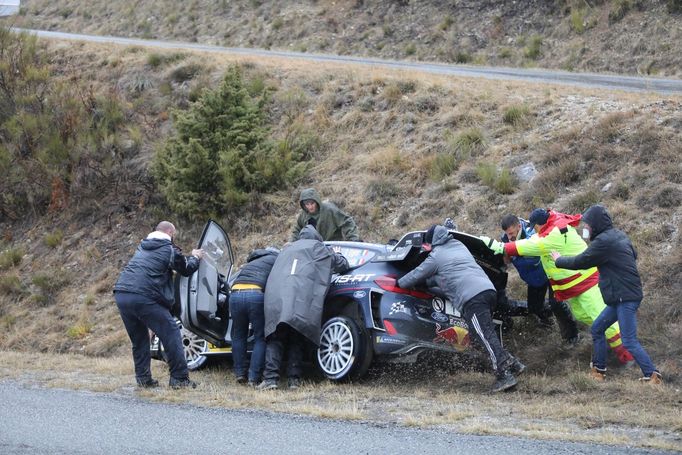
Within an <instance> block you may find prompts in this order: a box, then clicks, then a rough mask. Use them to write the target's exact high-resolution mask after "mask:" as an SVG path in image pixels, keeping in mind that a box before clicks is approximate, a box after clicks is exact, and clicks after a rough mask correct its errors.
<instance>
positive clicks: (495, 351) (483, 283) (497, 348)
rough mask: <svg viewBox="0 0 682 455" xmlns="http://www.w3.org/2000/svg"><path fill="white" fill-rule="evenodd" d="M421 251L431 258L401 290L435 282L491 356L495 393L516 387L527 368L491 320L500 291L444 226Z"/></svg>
mask: <svg viewBox="0 0 682 455" xmlns="http://www.w3.org/2000/svg"><path fill="white" fill-rule="evenodd" d="M422 248H423V249H424V250H425V251H429V255H428V256H427V258H426V259H425V260H424V262H422V263H421V264H420V265H419V266H418V267H417V268H416V269H414V270H412V271H411V272H409V273H408V274H406V275H405V276H403V277H402V278H400V279H399V280H398V286H400V287H401V288H412V287H414V286H416V285H417V284H419V283H423V282H426V281H427V280H428V281H429V282H434V284H435V286H437V287H438V288H440V289H441V290H442V292H443V293H444V294H445V297H446V298H447V299H448V300H449V301H450V302H452V305H453V307H454V308H455V309H456V310H457V311H459V312H460V313H461V314H462V316H463V317H464V319H465V320H466V321H467V324H468V326H469V333H473V334H474V336H473V339H476V340H477V341H478V342H479V343H480V344H481V345H483V347H484V348H485V350H486V352H487V353H488V355H489V356H490V361H491V362H492V366H493V370H494V371H495V375H496V381H495V383H494V384H493V387H492V391H493V392H500V391H502V390H507V389H510V388H512V387H514V386H515V385H516V384H517V382H516V378H515V377H514V374H520V373H521V372H523V370H524V369H525V368H526V367H525V365H523V364H522V363H521V362H520V361H519V360H518V359H516V358H514V356H512V355H511V354H509V353H508V352H507V351H506V350H505V349H504V348H503V347H502V344H501V343H500V340H499V338H498V337H497V334H496V333H495V326H494V324H493V320H492V307H493V305H494V304H495V301H496V299H497V292H496V291H495V287H494V286H493V284H492V283H491V281H490V279H489V278H488V276H487V275H486V274H485V272H484V271H483V269H481V267H480V266H479V265H478V264H477V263H476V260H475V259H474V257H473V256H472V255H471V253H470V252H469V250H468V249H467V248H466V247H465V246H464V244H463V243H462V242H460V241H459V240H455V239H454V238H452V237H451V236H450V234H449V233H448V230H447V229H446V228H445V226H440V225H433V226H431V227H430V228H429V229H428V230H427V231H426V234H425V235H424V240H423V244H422Z"/></svg>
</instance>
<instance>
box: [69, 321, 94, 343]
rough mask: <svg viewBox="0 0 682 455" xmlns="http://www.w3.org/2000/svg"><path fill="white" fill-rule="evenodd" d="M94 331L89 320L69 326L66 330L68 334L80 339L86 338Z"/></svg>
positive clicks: (70, 336)
mask: <svg viewBox="0 0 682 455" xmlns="http://www.w3.org/2000/svg"><path fill="white" fill-rule="evenodd" d="M91 331H92V324H90V323H89V322H79V323H78V324H76V325H74V326H71V327H69V329H68V330H67V331H66V336H68V337H69V338H73V339H76V340H79V339H81V338H85V336H86V335H87V334H89V333H90V332H91Z"/></svg>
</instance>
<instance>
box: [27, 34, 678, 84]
mask: <svg viewBox="0 0 682 455" xmlns="http://www.w3.org/2000/svg"><path fill="white" fill-rule="evenodd" d="M16 30H21V29H16ZM24 31H27V32H29V33H33V34H35V35H38V36H40V37H43V38H50V39H62V40H64V39H66V40H81V41H91V42H98V43H112V44H118V45H127V46H131V45H132V46H151V47H158V48H165V49H185V50H200V51H206V52H219V53H227V54H243V55H251V56H262V57H281V58H287V59H299V60H307V61H314V62H337V63H348V64H356V65H364V66H375V67H382V68H396V69H403V70H412V71H422V72H426V73H434V74H444V75H450V76H464V77H476V78H486V79H497V80H516V81H530V82H538V83H543V84H558V85H572V86H580V87H590V88H604V89H609V90H625V91H630V92H656V93H661V94H668V95H671V94H676V95H682V80H680V79H662V78H652V77H633V76H617V75H609V74H593V73H571V72H567V71H548V70H540V69H520V68H501V67H484V66H465V65H446V64H437V63H422V62H407V61H394V60H383V59H378V58H364V57H351V56H343V55H330V54H307V53H301V52H286V51H267V50H263V49H245V48H236V47H220V46H209V45H204V44H197V43H182V42H172V41H157V40H144V39H136V38H119V37H113V36H95V35H78V34H74V33H61V32H49V31H42V30H24Z"/></svg>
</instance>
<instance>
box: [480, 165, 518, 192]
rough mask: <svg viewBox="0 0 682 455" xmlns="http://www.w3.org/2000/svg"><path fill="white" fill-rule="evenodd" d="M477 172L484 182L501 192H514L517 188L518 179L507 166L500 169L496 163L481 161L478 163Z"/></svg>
mask: <svg viewBox="0 0 682 455" xmlns="http://www.w3.org/2000/svg"><path fill="white" fill-rule="evenodd" d="M476 174H477V175H478V178H479V179H480V181H481V183H482V184H484V185H485V186H487V187H489V188H491V189H493V190H495V191H497V192H498V193H500V194H512V193H513V192H514V191H515V189H516V185H517V182H516V179H515V177H514V175H513V174H512V173H511V172H510V171H509V169H507V168H502V169H501V170H499V171H498V169H497V166H496V165H495V164H492V163H484V162H481V163H478V164H477V165H476Z"/></svg>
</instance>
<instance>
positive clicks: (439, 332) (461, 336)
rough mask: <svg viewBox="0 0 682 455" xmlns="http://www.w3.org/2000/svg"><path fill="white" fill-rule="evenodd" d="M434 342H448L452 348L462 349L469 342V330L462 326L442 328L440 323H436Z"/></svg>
mask: <svg viewBox="0 0 682 455" xmlns="http://www.w3.org/2000/svg"><path fill="white" fill-rule="evenodd" d="M433 342H434V343H445V344H449V345H451V346H452V347H454V348H457V349H463V348H465V347H467V346H469V344H470V343H471V340H470V338H469V331H468V330H467V329H465V328H463V327H457V326H453V327H447V328H445V329H444V328H442V327H441V325H440V324H436V338H434V339H433Z"/></svg>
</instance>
